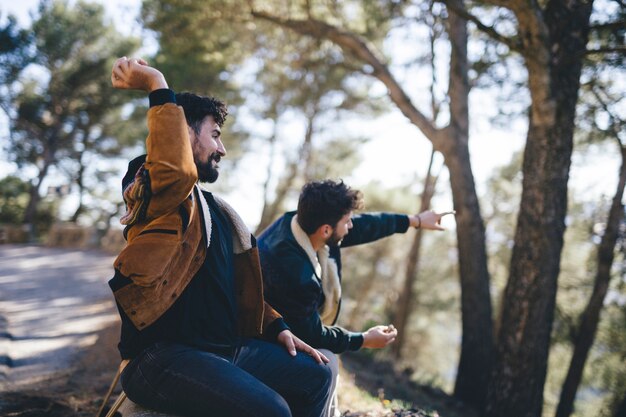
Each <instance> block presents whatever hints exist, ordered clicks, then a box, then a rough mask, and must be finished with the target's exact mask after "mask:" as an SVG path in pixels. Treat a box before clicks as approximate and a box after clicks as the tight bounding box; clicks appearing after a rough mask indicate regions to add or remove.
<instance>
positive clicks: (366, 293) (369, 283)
mask: <svg viewBox="0 0 626 417" xmlns="http://www.w3.org/2000/svg"><path fill="white" fill-rule="evenodd" d="M383 245H385V246H384V247H383V248H382V249H381V250H380V251H376V253H375V254H374V256H372V257H371V258H370V262H371V267H370V273H369V274H367V278H366V280H365V282H364V283H363V284H362V285H361V286H360V288H359V292H358V293H359V299H358V300H356V302H357V303H356V305H355V306H354V309H352V312H351V313H350V318H349V319H348V322H347V323H348V326H347V327H348V328H350V329H360V328H362V326H363V317H364V316H365V315H366V314H367V312H368V311H369V310H370V309H371V307H372V305H371V304H370V294H371V293H372V290H373V289H374V286H375V284H376V282H377V280H378V272H377V271H378V267H379V265H380V263H381V261H382V260H383V259H384V258H385V257H386V256H387V253H388V251H387V245H386V244H385V243H383ZM394 343H395V342H394Z"/></svg>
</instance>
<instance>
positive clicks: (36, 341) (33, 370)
mask: <svg viewBox="0 0 626 417" xmlns="http://www.w3.org/2000/svg"><path fill="white" fill-rule="evenodd" d="M112 263H113V257H112V256H111V255H107V254H104V253H102V252H98V251H85V250H68V249H56V248H46V247H41V246H33V245H0V393H2V396H1V397H0V415H5V414H4V412H5V411H6V410H7V409H8V408H15V407H11V404H12V403H13V402H15V398H16V396H18V395H17V393H20V395H25V396H30V397H31V399H30V400H29V401H30V402H32V406H33V407H38V406H37V404H38V402H41V401H39V400H38V399H37V398H36V393H38V392H41V393H42V394H44V393H48V392H50V391H52V390H55V389H59V388H60V387H59V386H57V385H64V384H65V383H67V378H69V377H70V375H72V373H73V371H74V369H73V368H72V365H73V364H74V363H75V362H76V360H77V357H78V354H79V352H81V351H84V350H85V349H86V348H87V347H89V346H93V345H94V343H95V342H96V340H97V338H98V336H99V333H100V332H101V331H102V330H103V329H105V328H107V327H110V326H111V325H112V323H114V322H115V320H117V313H116V312H115V306H114V304H113V299H112V297H111V293H110V290H109V288H108V286H107V280H108V278H109V277H110V276H111V271H112ZM64 377H65V378H64ZM46 414H48V413H46ZM14 415H18V414H14ZM34 415H35V414H34Z"/></svg>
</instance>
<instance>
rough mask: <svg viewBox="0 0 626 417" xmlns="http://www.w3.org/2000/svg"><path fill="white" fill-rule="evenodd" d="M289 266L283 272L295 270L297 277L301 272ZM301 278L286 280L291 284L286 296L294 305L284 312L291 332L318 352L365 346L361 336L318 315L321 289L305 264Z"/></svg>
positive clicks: (301, 269) (354, 348) (291, 304)
mask: <svg viewBox="0 0 626 417" xmlns="http://www.w3.org/2000/svg"><path fill="white" fill-rule="evenodd" d="M285 266H286V267H287V269H283V273H287V272H289V271H291V273H292V274H293V273H294V272H295V271H297V270H298V268H297V267H296V265H295V264H293V265H292V266H291V267H289V265H288V264H287V265H285ZM298 275H299V279H298V280H297V281H294V280H284V281H283V282H288V284H287V285H286V288H285V289H284V291H283V292H282V294H283V296H282V297H283V298H288V299H290V301H291V303H290V304H289V306H288V308H286V309H285V310H284V311H283V312H282V313H283V317H284V319H285V321H286V323H287V325H288V326H289V327H290V328H291V331H292V332H293V333H294V334H295V335H296V336H298V337H299V338H300V339H302V340H304V341H305V342H306V343H308V344H309V345H311V346H313V347H314V348H316V349H328V350H330V351H331V352H334V353H341V352H345V351H347V350H358V349H359V348H360V347H361V345H362V344H363V336H362V335H361V333H355V332H350V331H348V330H345V329H343V328H341V327H339V326H326V325H324V324H323V323H322V320H321V318H320V315H319V313H318V312H317V306H318V301H319V300H318V298H319V297H320V293H321V288H320V287H319V284H318V280H317V277H315V274H314V273H313V271H312V269H311V268H310V267H308V265H303V267H302V268H300V272H299V274H298ZM285 307H287V306H285Z"/></svg>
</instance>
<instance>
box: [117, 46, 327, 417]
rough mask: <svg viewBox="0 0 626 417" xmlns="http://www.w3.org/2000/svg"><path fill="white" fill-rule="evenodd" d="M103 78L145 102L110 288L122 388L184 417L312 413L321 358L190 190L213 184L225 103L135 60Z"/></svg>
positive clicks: (320, 392)
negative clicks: (117, 319) (270, 300)
mask: <svg viewBox="0 0 626 417" xmlns="http://www.w3.org/2000/svg"><path fill="white" fill-rule="evenodd" d="M111 81H112V84H113V86H114V87H115V88H121V89H138V90H143V91H146V92H148V93H149V100H150V110H149V111H148V130H149V135H148V138H147V140H146V149H147V155H144V156H142V157H139V158H136V159H134V160H133V161H132V162H131V163H130V164H129V170H128V173H127V174H126V176H125V177H124V179H123V194H124V201H125V203H126V208H127V212H126V214H125V215H124V216H123V217H122V223H123V224H124V225H125V226H126V228H125V230H124V236H125V237H126V239H127V244H126V247H125V248H124V249H123V250H122V251H121V253H120V254H119V256H118V257H117V259H116V260H115V263H114V266H115V276H114V277H113V278H112V279H111V280H110V281H109V285H110V287H111V289H112V290H113V293H114V295H115V300H116V303H117V306H118V310H119V313H120V316H121V319H122V329H121V340H120V343H119V345H118V347H119V350H120V353H121V356H122V359H123V360H124V362H123V364H124V363H126V364H127V365H126V366H125V367H124V368H123V372H122V375H121V380H122V387H123V388H124V392H125V393H126V395H128V398H130V399H131V400H132V401H134V402H135V403H138V404H140V405H142V406H144V407H147V408H151V409H155V410H157V411H162V412H167V413H174V414H176V415H183V416H206V415H212V416H238V417H239V416H267V417H276V416H292V415H293V416H307V417H318V416H320V415H321V414H322V412H323V409H324V406H325V404H326V402H327V398H328V396H329V388H330V383H331V371H330V370H329V368H328V366H326V365H325V362H328V359H327V358H326V357H324V356H323V355H322V354H320V353H319V352H318V351H316V350H315V349H313V348H311V347H310V346H309V345H307V344H306V343H304V342H302V341H301V340H300V339H298V338H297V337H295V336H294V335H293V334H292V333H291V331H290V330H289V327H288V326H287V325H286V324H285V322H284V321H283V319H282V318H281V316H280V314H278V313H277V312H276V311H275V310H274V309H273V308H272V307H271V306H270V305H268V304H267V303H266V302H265V301H264V299H263V294H262V278H261V275H260V266H259V263H258V252H257V249H256V247H255V246H256V245H255V240H254V237H253V236H251V234H250V232H249V231H248V230H247V228H246V227H245V225H244V223H243V221H242V220H241V218H240V217H239V216H238V215H237V213H236V212H235V211H234V210H233V208H232V207H230V206H229V205H228V204H226V202H224V201H223V200H222V199H220V198H219V197H218V196H216V195H213V194H212V193H210V192H208V191H206V190H204V189H202V188H200V187H199V186H198V184H197V182H198V181H204V182H214V181H216V180H217V178H218V162H219V161H220V159H221V158H222V157H223V156H225V155H226V150H225V148H224V145H223V143H222V140H221V127H222V126H223V124H224V120H225V118H226V115H227V109H226V106H225V105H224V103H222V102H221V101H219V100H217V99H215V98H211V97H201V96H197V95H195V94H190V93H184V94H174V93H173V91H172V90H170V89H168V85H167V82H166V81H165V78H164V77H163V75H162V74H161V72H159V71H158V70H157V69H155V68H152V67H150V66H148V65H147V63H146V62H145V61H143V60H140V59H127V58H125V57H124V58H120V59H118V60H117V61H116V62H115V64H114V66H113V70H112V75H111ZM297 351H300V352H297ZM302 352H304V353H302Z"/></svg>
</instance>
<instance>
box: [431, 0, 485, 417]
mask: <svg viewBox="0 0 626 417" xmlns="http://www.w3.org/2000/svg"><path fill="white" fill-rule="evenodd" d="M451 2H452V3H454V4H455V5H456V6H457V7H460V8H462V7H463V2H462V1H461V0H452V1H451ZM448 35H449V37H450V46H451V51H450V76H449V77H450V81H449V89H448V96H449V97H450V125H449V126H448V128H447V129H446V134H447V140H446V142H445V143H446V144H447V145H450V146H449V147H445V148H444V149H442V151H441V152H442V153H443V155H444V157H445V159H446V165H447V166H448V169H449V170H450V183H451V186H452V196H453V199H454V207H455V210H456V222H457V240H458V246H459V268H460V277H461V280H460V281H461V314H462V327H463V334H462V341H461V356H460V358H459V367H458V372H457V377H456V383H455V386H454V395H455V396H456V397H457V398H459V399H461V400H463V401H464V402H465V403H467V404H470V405H472V406H474V407H475V408H476V409H477V410H483V409H484V406H485V399H486V396H487V385H488V378H489V371H490V370H491V367H492V359H493V352H494V346H493V323H492V311H491V296H490V293H489V272H488V270H487V251H486V248H485V240H486V238H485V226H484V224H483V221H482V217H481V214H480V206H479V203H478V196H477V195H476V185H475V184H474V175H473V173H472V168H471V164H470V155H469V149H468V141H469V110H468V107H469V105H468V102H469V92H470V84H469V79H468V70H469V64H468V60H467V38H468V35H467V22H466V21H465V19H463V18H462V17H460V16H459V15H458V14H456V13H454V12H451V13H449V17H448Z"/></svg>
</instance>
